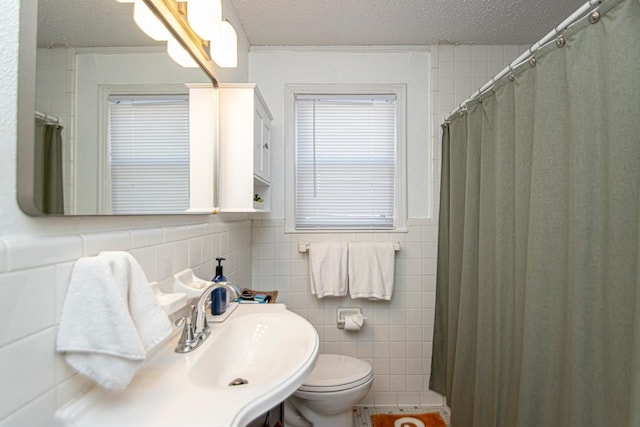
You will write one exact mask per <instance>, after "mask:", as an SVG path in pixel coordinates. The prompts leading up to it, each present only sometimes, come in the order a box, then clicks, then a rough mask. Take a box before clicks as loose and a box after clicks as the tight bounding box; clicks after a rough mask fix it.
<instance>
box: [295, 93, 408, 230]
mask: <svg viewBox="0 0 640 427" xmlns="http://www.w3.org/2000/svg"><path fill="white" fill-rule="evenodd" d="M397 92H400V93H397ZM402 95H403V92H402V91H395V90H391V91H389V90H386V91H385V90H382V91H381V90H380V89H379V90H378V91H377V92H371V93H356V94H353V93H339V92H333V93H326V92H325V93H320V92H318V93H309V92H303V93H300V92H298V93H295V94H293V95H292V98H293V104H294V105H293V120H292V127H293V129H292V137H293V142H294V146H295V148H294V150H293V151H294V152H293V163H294V164H293V171H292V176H293V177H294V181H295V184H294V186H293V189H292V195H293V201H294V202H293V212H292V214H291V218H289V215H288V218H287V222H288V224H287V228H288V229H290V231H291V229H294V230H301V231H306V230H393V229H397V228H399V226H400V225H401V224H400V222H401V220H400V217H401V215H400V212H403V209H402V208H401V205H402V203H403V198H402V197H401V192H400V191H399V188H402V187H403V184H404V183H403V182H402V181H403V180H402V179H401V178H400V177H401V176H402V175H401V173H400V171H401V170H402V169H401V168H402V165H403V162H401V161H400V160H401V159H402V157H403V153H404V149H403V146H402V144H400V140H401V139H402V140H403V139H404V135H403V134H402V132H399V129H401V126H399V123H400V122H403V120H402V119H400V117H399V114H402V112H403V109H402V108H399V106H401V105H402V99H401V98H402ZM291 223H293V224H291ZM291 225H292V226H291Z"/></svg>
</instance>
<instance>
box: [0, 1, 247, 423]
mask: <svg viewBox="0 0 640 427" xmlns="http://www.w3.org/2000/svg"><path fill="white" fill-rule="evenodd" d="M20 3H21V2H20V0H7V1H5V2H4V3H3V14H2V16H0V50H1V51H2V56H1V57H0V152H1V153H2V155H0V188H1V191H0V218H1V219H2V221H1V223H0V384H2V387H0V427H9V426H11V427H17V426H30V427H39V426H51V424H52V415H53V413H54V412H55V410H56V408H57V407H59V406H61V405H63V404H64V403H65V402H67V401H68V400H69V399H70V398H72V397H73V396H75V395H76V394H77V393H79V392H82V391H83V390H84V389H85V388H86V387H87V386H89V385H90V383H89V382H88V381H87V380H85V379H83V378H82V377H80V376H79V375H77V374H75V373H74V372H72V371H71V370H70V369H69V368H68V367H67V366H66V364H65V363H64V362H63V360H62V358H60V357H59V356H58V355H57V354H56V352H55V336H56V332H57V324H58V319H59V316H60V309H61V306H62V303H63V301H64V296H65V290H66V286H67V283H68V278H69V274H70V271H71V267H72V265H73V262H74V261H75V260H76V259H78V258H79V257H81V256H84V255H94V254H96V253H98V252H99V251H102V250H127V251H130V252H131V253H132V254H133V255H134V256H135V257H136V258H137V259H138V260H139V261H140V263H141V265H142V267H143V269H144V271H145V273H146V274H147V277H148V279H149V280H161V279H163V278H167V277H169V276H171V275H172V274H173V273H175V272H178V271H180V270H182V269H184V268H186V267H192V268H194V269H196V271H197V272H198V273H199V274H200V275H202V276H203V277H208V276H212V275H213V271H214V270H213V264H214V263H213V262H212V259H214V258H215V257H216V256H220V255H223V256H225V257H226V258H227V259H228V260H227V262H226V263H227V267H226V269H225V273H226V275H227V277H229V279H230V280H233V281H235V282H236V283H238V284H239V285H240V286H244V285H248V284H249V282H250V280H251V222H250V221H248V220H246V219H245V217H244V216H242V215H226V216H224V217H222V216H200V215H182V216H139V217H68V218H53V217H29V216H27V215H25V214H24V213H22V211H20V209H19V207H18V205H17V202H16V152H17V150H16V147H17V145H16V138H17V130H16V127H17V126H16V124H17V112H18V93H17V87H18V84H17V82H18V37H19V7H20ZM27 3H29V4H33V3H32V2H27ZM230 4H231V2H230V1H225V2H224V6H225V11H227V12H226V13H230V15H228V18H229V19H230V20H231V21H232V23H233V24H234V26H235V28H236V30H237V31H238V41H239V67H238V68H237V69H233V70H224V71H220V73H219V74H218V77H219V79H220V81H234V82H243V81H246V79H247V75H248V68H247V63H248V59H247V57H248V43H247V42H246V38H244V35H243V33H242V29H241V28H242V27H241V26H240V25H239V23H238V21H237V19H236V18H235V15H234V14H233V13H232V10H231V9H230ZM34 25H35V24H34V22H33V21H31V22H30V23H29V24H28V25H25V26H23V31H25V32H29V33H31V34H32V35H33V34H35V28H34ZM31 66H32V67H34V68H35V52H33V61H32V65H31ZM31 73H32V75H33V80H34V81H32V82H31V85H32V86H33V85H35V74H36V73H35V69H32V70H31ZM30 102H31V103H32V107H31V108H32V109H33V106H34V105H35V100H31V101H30Z"/></svg>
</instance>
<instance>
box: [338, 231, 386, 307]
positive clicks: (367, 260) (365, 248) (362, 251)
mask: <svg viewBox="0 0 640 427" xmlns="http://www.w3.org/2000/svg"><path fill="white" fill-rule="evenodd" d="M394 263H395V250H394V247H393V242H354V243H349V295H351V298H369V299H382V300H390V299H391V294H392V293H393V274H394Z"/></svg>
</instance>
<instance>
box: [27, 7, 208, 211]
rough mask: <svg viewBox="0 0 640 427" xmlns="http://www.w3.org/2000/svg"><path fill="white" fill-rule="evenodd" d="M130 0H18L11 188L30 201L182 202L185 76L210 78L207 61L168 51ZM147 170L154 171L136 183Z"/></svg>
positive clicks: (185, 184)
mask: <svg viewBox="0 0 640 427" xmlns="http://www.w3.org/2000/svg"><path fill="white" fill-rule="evenodd" d="M154 2H155V3H157V0H150V1H149V3H150V4H153V3H154ZM161 3H162V2H161ZM163 3H166V2H163ZM133 9H134V3H131V2H128V3H121V2H118V1H116V0H93V1H87V0H39V1H38V2H33V1H30V0H23V1H22V2H21V12H20V50H19V75H18V79H19V84H18V141H17V144H18V147H17V148H18V150H17V157H18V159H17V160H18V165H17V166H18V168H17V197H18V204H19V206H20V208H21V209H22V210H23V211H24V212H25V213H27V214H29V215H149V214H179V213H185V211H186V209H187V208H188V207H189V206H188V203H189V140H188V133H189V126H188V124H189V123H188V110H189V108H188V107H189V106H188V92H189V90H188V88H187V86H186V85H185V84H186V83H213V84H215V79H214V78H213V74H212V70H211V67H206V66H205V65H206V64H203V63H202V61H198V64H200V67H195V68H184V67H182V66H180V65H178V64H177V63H176V62H174V61H173V60H172V59H171V58H170V57H169V55H168V54H167V53H166V52H167V50H166V42H157V41H154V40H153V39H151V38H150V37H148V36H147V35H146V34H145V33H143V32H142V30H140V29H139V28H138V26H137V25H136V24H135V23H134V20H133ZM174 34H175V33H174ZM116 109H117V110H118V111H116ZM176 111H177V112H176ZM36 116H40V118H41V120H36V119H35V117H36ZM116 116H117V117H120V118H121V120H120V121H116V119H115V117H116ZM149 118H151V119H149ZM169 119H170V120H169ZM154 120H155V121H154ZM36 122H37V125H36ZM168 122H171V123H168ZM45 123H46V124H50V125H53V126H45V125H44V124H45ZM131 123H133V125H132V124H131ZM165 126H166V128H165ZM153 130H155V131H156V132H155V135H154V134H153ZM148 132H151V133H150V134H149V133H148ZM141 134H142V136H140V135H141ZM120 137H121V138H120ZM155 138H164V141H163V142H158V141H159V140H158V139H155ZM185 138H186V140H185ZM36 140H37V141H42V142H38V143H36V142H35V141H36ZM116 140H118V141H120V142H118V143H117V144H119V145H117V144H116ZM44 141H46V143H45V142H44ZM185 150H186V152H185ZM116 158H117V159H118V160H117V161H116V160H115V159H116ZM115 163H117V165H116V166H114V164H115ZM212 167H215V165H212ZM150 170H151V171H155V174H153V173H152V174H151V175H150V178H144V179H143V180H138V181H136V184H132V183H131V177H132V176H135V177H138V176H139V175H140V174H141V172H145V173H146V172H148V171H150ZM146 176H147V175H145V177H146ZM144 180H149V181H153V182H152V184H153V185H151V186H150V187H149V188H148V189H147V188H145V187H144V185H146V184H147V182H146V181H144ZM139 182H143V184H142V186H141V185H140V184H139ZM141 187H142V188H143V190H140V188H141ZM169 193H171V196H168V194H169ZM172 197H173V198H172ZM174 199H175V200H174ZM185 203H186V205H185Z"/></svg>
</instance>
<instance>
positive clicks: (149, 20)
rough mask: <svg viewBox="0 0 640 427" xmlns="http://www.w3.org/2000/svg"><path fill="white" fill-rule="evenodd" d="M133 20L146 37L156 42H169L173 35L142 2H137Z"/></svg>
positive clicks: (137, 0) (134, 7)
mask: <svg viewBox="0 0 640 427" xmlns="http://www.w3.org/2000/svg"><path fill="white" fill-rule="evenodd" d="M133 20H134V21H135V23H136V24H137V25H138V27H140V29H141V30H142V31H144V32H145V34H146V35H148V36H149V37H151V38H152V39H154V40H159V41H160V40H169V38H171V33H169V30H167V28H166V27H165V26H164V24H163V23H162V22H161V21H160V20H159V19H158V18H157V17H156V15H155V14H154V13H153V12H152V11H151V9H149V7H148V6H147V5H146V4H145V3H144V2H143V1H142V0H135V3H134V5H133Z"/></svg>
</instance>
